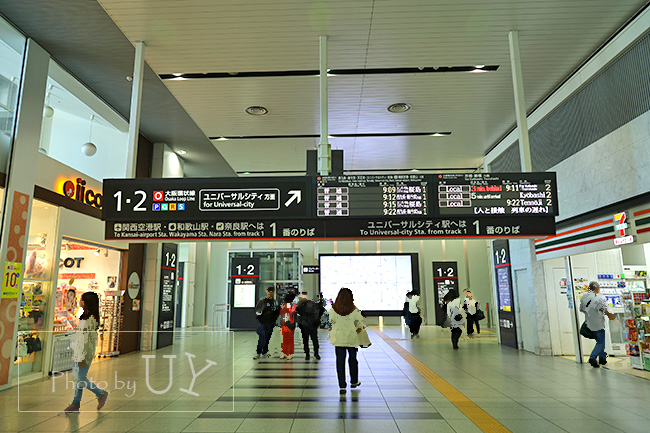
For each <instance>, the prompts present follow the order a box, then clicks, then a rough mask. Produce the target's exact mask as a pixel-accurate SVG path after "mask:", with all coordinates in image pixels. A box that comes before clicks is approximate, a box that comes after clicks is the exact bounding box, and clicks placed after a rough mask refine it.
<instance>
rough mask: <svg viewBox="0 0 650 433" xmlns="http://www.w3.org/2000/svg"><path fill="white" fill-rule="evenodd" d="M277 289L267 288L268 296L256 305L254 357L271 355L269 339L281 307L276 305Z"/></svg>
mask: <svg viewBox="0 0 650 433" xmlns="http://www.w3.org/2000/svg"><path fill="white" fill-rule="evenodd" d="M274 293H275V289H274V288H273V287H269V288H268V289H266V297H265V298H262V299H260V300H259V301H257V305H256V306H255V317H256V318H257V335H258V336H259V338H258V340H257V354H256V355H255V356H253V359H259V358H261V357H263V356H264V357H267V358H268V357H269V341H270V340H271V334H272V333H273V327H274V326H275V321H276V320H277V319H278V314H279V309H278V308H277V307H276V305H275V299H273V295H274Z"/></svg>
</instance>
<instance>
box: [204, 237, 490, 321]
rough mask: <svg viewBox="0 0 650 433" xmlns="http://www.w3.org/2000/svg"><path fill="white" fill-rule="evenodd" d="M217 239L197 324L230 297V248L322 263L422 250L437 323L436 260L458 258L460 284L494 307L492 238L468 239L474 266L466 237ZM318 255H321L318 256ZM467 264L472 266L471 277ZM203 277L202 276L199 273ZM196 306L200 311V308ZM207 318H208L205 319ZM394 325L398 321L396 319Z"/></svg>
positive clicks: (425, 291)
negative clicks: (291, 254)
mask: <svg viewBox="0 0 650 433" xmlns="http://www.w3.org/2000/svg"><path fill="white" fill-rule="evenodd" d="M228 245H229V243H228V242H212V243H210V255H209V256H210V260H209V273H208V276H207V290H206V292H203V289H198V288H197V290H196V291H195V293H194V308H195V315H194V321H195V322H194V325H197V324H198V322H197V321H200V320H205V321H206V322H207V323H210V321H211V307H212V305H213V304H218V303H226V302H228V287H227V283H226V282H227V278H228V276H227V263H226V261H227V257H228V249H248V248H249V247H250V246H252V248H253V249H271V245H272V246H273V248H300V249H301V250H302V253H303V263H304V264H309V265H311V264H318V258H317V255H318V254H333V253H338V254H355V253H357V252H358V253H360V254H373V253H377V252H381V253H399V252H402V253H417V254H418V258H419V270H420V288H421V291H422V295H423V298H424V299H423V301H424V305H423V307H424V315H425V320H427V323H430V324H432V323H434V319H435V317H434V313H431V314H429V312H432V311H434V310H433V302H434V296H433V267H432V262H433V261H442V260H447V261H456V262H458V273H459V288H460V289H461V290H462V289H464V288H466V287H468V286H471V289H472V291H473V293H474V295H475V297H476V298H477V299H478V300H480V301H481V302H482V303H485V302H489V303H490V304H491V305H492V307H493V306H494V303H493V302H492V286H491V273H490V262H489V260H490V258H489V250H488V243H487V242H486V241H484V240H468V241H467V248H468V259H469V266H468V267H466V265H465V249H464V245H463V241H462V240H446V241H445V242H444V245H445V248H444V251H443V242H442V241H441V240H424V241H420V240H404V241H394V240H387V241H380V242H377V241H376V240H368V241H358V242H357V241H319V242H315V243H314V242H302V241H301V242H273V243H271V242H252V243H249V242H231V243H230V246H228ZM198 255H199V254H198V253H197V275H198V269H199V265H198ZM315 256H316V257H315ZM467 268H469V280H470V283H471V284H470V285H468V282H467V280H468V275H467ZM197 278H198V277H197ZM303 288H304V289H305V290H307V291H308V292H309V296H310V297H314V296H315V295H316V294H317V291H318V275H304V276H303ZM197 309H198V310H199V311H198V312H197ZM206 319H207V320H206ZM391 320H392V319H388V318H386V319H385V320H384V323H385V324H393V323H392V321H391ZM394 322H395V323H394V324H398V323H399V321H398V320H397V319H395V320H394Z"/></svg>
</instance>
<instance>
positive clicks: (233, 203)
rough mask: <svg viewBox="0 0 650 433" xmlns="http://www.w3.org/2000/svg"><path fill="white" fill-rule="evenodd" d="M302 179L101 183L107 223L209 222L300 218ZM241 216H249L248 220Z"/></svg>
mask: <svg viewBox="0 0 650 433" xmlns="http://www.w3.org/2000/svg"><path fill="white" fill-rule="evenodd" d="M310 197H311V191H310V190H309V188H308V183H307V182H305V178H301V177H297V178H284V177H269V178H245V179H240V178H192V179H105V180H104V206H103V208H102V219H104V220H106V221H114V222H119V221H129V222H131V221H159V222H160V221H211V220H213V219H214V218H223V219H246V218H249V217H252V218H258V216H259V214H260V213H265V215H264V216H263V217H264V218H267V219H276V218H304V217H305V216H306V215H307V214H308V213H309V210H308V203H309V202H310ZM246 215H249V217H247V216H246Z"/></svg>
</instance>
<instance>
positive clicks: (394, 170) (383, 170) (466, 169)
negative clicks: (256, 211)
mask: <svg viewBox="0 0 650 433" xmlns="http://www.w3.org/2000/svg"><path fill="white" fill-rule="evenodd" d="M476 170H477V168H476V167H463V168H458V167H456V168H392V169H386V168H381V169H359V170H353V169H349V170H343V172H344V173H386V174H390V173H403V172H413V171H418V172H431V171H434V172H448V171H449V172H452V173H462V172H470V173H475V172H476ZM236 173H237V174H246V175H249V174H250V175H261V174H306V173H307V172H306V171H305V170H273V171H250V170H247V171H238V172H236Z"/></svg>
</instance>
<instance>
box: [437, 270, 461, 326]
mask: <svg viewBox="0 0 650 433" xmlns="http://www.w3.org/2000/svg"><path fill="white" fill-rule="evenodd" d="M432 265H433V299H434V303H435V310H434V311H435V317H436V325H438V326H441V325H442V323H443V322H444V320H445V318H446V317H447V312H446V311H445V310H444V309H443V305H442V298H443V297H444V296H445V295H446V294H447V292H448V291H449V290H452V289H453V290H456V292H457V293H458V294H459V295H460V292H459V289H458V262H432Z"/></svg>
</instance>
